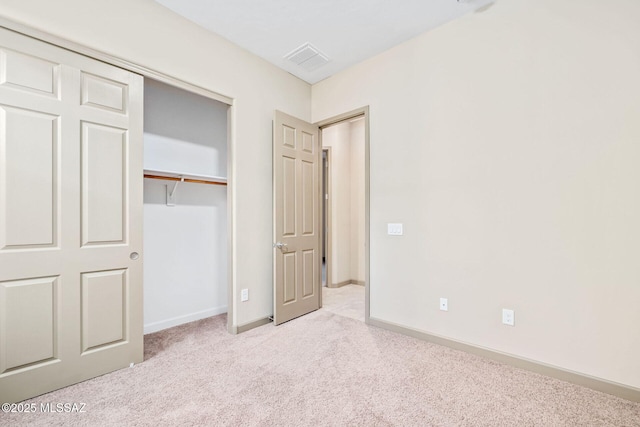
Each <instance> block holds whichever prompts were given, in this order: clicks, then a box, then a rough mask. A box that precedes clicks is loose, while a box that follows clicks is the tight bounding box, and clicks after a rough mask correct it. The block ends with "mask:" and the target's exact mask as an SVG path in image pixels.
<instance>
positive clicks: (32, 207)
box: [0, 105, 60, 250]
mask: <svg viewBox="0 0 640 427" xmlns="http://www.w3.org/2000/svg"><path fill="white" fill-rule="evenodd" d="M59 129H60V126H59V117H58V116H56V115H52V114H46V113H41V112H36V111H32V110H27V109H22V108H14V107H10V106H4V105H0V132H1V134H0V152H1V153H4V155H3V157H2V160H0V162H1V163H2V167H0V178H1V179H0V206H2V211H1V212H0V228H1V229H2V232H1V233H0V250H7V249H28V248H34V247H52V246H56V245H57V238H56V237H57V229H58V226H59V224H58V215H57V212H58V206H59V200H58V193H59V185H60V182H59V179H58V176H57V169H58V156H59V150H58V149H59V141H58V139H59Z"/></svg>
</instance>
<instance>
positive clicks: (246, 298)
mask: <svg viewBox="0 0 640 427" xmlns="http://www.w3.org/2000/svg"><path fill="white" fill-rule="evenodd" d="M240 301H242V302H244V301H249V289H242V290H241V291H240Z"/></svg>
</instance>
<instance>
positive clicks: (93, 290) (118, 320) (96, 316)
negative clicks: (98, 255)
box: [82, 270, 127, 352]
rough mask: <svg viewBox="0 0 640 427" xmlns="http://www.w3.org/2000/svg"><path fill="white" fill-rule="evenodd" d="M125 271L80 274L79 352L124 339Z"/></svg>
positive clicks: (125, 328)
mask: <svg viewBox="0 0 640 427" xmlns="http://www.w3.org/2000/svg"><path fill="white" fill-rule="evenodd" d="M126 306H127V271H126V270H114V271H98V272H93V273H83V274H82V351H83V352H85V351H87V350H94V349H96V348H98V347H101V346H104V345H109V344H115V343H121V342H123V341H124V340H125V337H126V330H127V327H126V326H127V325H126V323H125V322H126Z"/></svg>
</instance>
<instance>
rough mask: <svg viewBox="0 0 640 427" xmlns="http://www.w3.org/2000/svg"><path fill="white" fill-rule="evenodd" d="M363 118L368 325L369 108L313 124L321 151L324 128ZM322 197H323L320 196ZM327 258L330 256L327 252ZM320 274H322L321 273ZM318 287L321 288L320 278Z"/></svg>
mask: <svg viewBox="0 0 640 427" xmlns="http://www.w3.org/2000/svg"><path fill="white" fill-rule="evenodd" d="M360 116H364V157H365V159H364V173H365V176H364V187H365V195H364V212H365V218H364V223H365V232H364V239H365V255H364V271H365V313H364V318H365V322H366V323H367V324H368V323H369V318H370V312H371V309H370V306H371V287H370V271H371V268H370V258H371V245H370V241H371V239H370V234H371V215H370V168H371V166H370V165H371V162H370V136H369V135H370V132H369V106H365V107H361V108H357V109H355V110H351V111H348V112H346V113H342V114H338V115H336V116H333V117H330V118H328V119H324V120H320V121H319V122H316V123H315V124H316V125H317V126H318V127H319V128H320V138H319V139H318V144H319V145H320V146H319V150H322V130H323V129H324V128H326V127H329V126H332V125H335V124H337V123H340V122H344V121H347V120H351V119H354V118H356V117H360ZM321 197H324V195H321ZM319 205H320V209H322V203H319ZM320 214H322V212H320ZM327 256H330V255H329V253H328V252H327ZM321 274H322V273H321ZM328 280H329V264H328V263H327V283H328ZM320 286H322V278H320ZM320 297H321V299H320V306H322V292H321V293H320Z"/></svg>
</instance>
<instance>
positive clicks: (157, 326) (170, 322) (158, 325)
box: [144, 306, 227, 335]
mask: <svg viewBox="0 0 640 427" xmlns="http://www.w3.org/2000/svg"><path fill="white" fill-rule="evenodd" d="M226 312H227V307H226V306H224V307H214V308H210V309H207V310H202V311H198V312H196V313H189V314H185V315H183V316H178V317H172V318H171V319H166V320H160V321H159V322H153V323H149V324H146V325H144V334H145V335H146V334H151V333H153V332H158V331H161V330H163V329H168V328H172V327H174V326H178V325H182V324H184V323H189V322H194V321H196V320H200V319H206V318H207V317H211V316H217V315H218V314H222V313H226Z"/></svg>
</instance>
